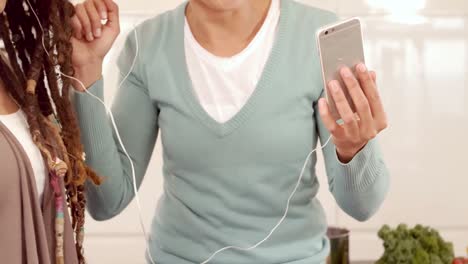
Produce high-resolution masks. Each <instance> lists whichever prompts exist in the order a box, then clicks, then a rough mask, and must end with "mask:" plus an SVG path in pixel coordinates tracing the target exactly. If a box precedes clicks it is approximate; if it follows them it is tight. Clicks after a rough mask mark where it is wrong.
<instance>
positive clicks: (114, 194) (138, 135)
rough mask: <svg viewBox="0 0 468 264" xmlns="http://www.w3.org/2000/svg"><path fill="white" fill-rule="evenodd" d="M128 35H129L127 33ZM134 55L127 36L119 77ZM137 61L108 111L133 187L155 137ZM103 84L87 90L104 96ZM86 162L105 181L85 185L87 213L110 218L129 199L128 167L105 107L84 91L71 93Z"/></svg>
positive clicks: (151, 107) (154, 116)
mask: <svg viewBox="0 0 468 264" xmlns="http://www.w3.org/2000/svg"><path fill="white" fill-rule="evenodd" d="M130 35H132V34H130ZM134 56H135V44H134V42H132V41H131V40H130V38H129V40H127V42H126V44H125V46H124V49H123V51H122V53H121V55H120V57H119V60H118V64H119V69H120V72H121V79H122V78H124V75H126V73H127V72H128V69H129V68H130V65H132V62H133V59H134ZM138 61H139V60H137V63H136V65H135V67H134V69H133V70H132V71H131V72H130V74H129V76H128V78H127V79H126V81H125V82H124V84H123V85H122V86H121V88H120V89H119V90H118V91H117V94H116V96H115V99H114V102H113V104H112V108H111V111H112V113H113V116H114V119H115V123H116V125H117V128H118V133H119V134H120V138H121V139H122V142H123V144H124V146H125V149H126V150H127V152H128V154H129V155H130V157H131V159H132V162H133V164H134V171H135V177H136V184H137V186H138V188H139V187H140V185H141V182H142V180H143V177H144V174H145V172H146V169H147V167H148V163H149V161H150V158H151V154H152V151H153V149H154V145H155V142H156V138H157V134H158V125H157V120H158V114H157V112H158V111H157V109H156V108H155V106H154V105H153V102H152V100H151V98H150V96H149V94H148V88H147V86H146V84H145V83H144V82H143V81H142V77H141V74H139V73H140V72H141V69H140V68H139V67H140V65H139V64H138ZM103 87H104V83H103V80H102V79H101V80H99V81H97V82H96V83H95V84H94V85H93V86H92V87H90V88H89V90H88V91H89V92H90V93H92V94H94V95H96V96H98V97H99V98H101V99H102V98H103ZM74 104H75V108H76V112H77V115H78V119H79V123H80V128H81V137H82V142H83V144H84V148H85V152H86V162H87V164H88V165H89V166H90V167H91V168H93V169H94V170H95V171H96V172H97V173H98V174H99V175H101V176H102V177H104V182H103V183H102V185H101V186H94V185H93V184H92V183H90V182H88V183H87V185H86V187H87V192H86V193H87V198H88V211H89V213H90V214H91V216H92V217H93V218H95V219H96V220H106V219H110V218H112V217H114V216H116V215H117V214H119V213H120V212H121V211H122V210H123V209H125V208H126V207H127V205H128V204H129V203H130V202H131V200H132V199H133V197H134V195H135V193H134V189H133V173H132V166H131V164H130V162H129V160H128V158H127V156H126V155H125V153H124V149H123V148H122V146H121V145H120V143H119V141H118V138H117V136H116V132H115V131H114V129H113V126H112V124H111V121H110V116H108V114H107V112H106V110H105V108H104V106H103V105H102V104H101V103H100V102H99V101H98V100H96V99H95V98H93V97H91V96H90V95H88V94H86V93H78V92H76V93H75V94H74Z"/></svg>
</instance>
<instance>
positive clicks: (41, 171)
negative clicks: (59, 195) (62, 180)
mask: <svg viewBox="0 0 468 264" xmlns="http://www.w3.org/2000/svg"><path fill="white" fill-rule="evenodd" d="M0 121H1V122H2V123H3V124H4V125H5V126H6V127H7V128H8V129H9V130H10V131H11V133H12V134H13V135H15V137H16V138H17V139H18V141H19V143H20V144H21V146H22V147H23V149H24V151H25V152H26V155H27V156H28V158H29V161H30V162H31V166H32V170H33V173H34V177H35V178H36V185H37V193H38V195H39V201H42V193H43V192H44V186H45V183H46V168H45V164H44V159H43V158H42V155H41V152H40V151H39V149H38V148H37V146H36V145H35V144H34V142H33V139H32V136H31V133H30V131H29V125H28V122H27V119H26V116H25V115H24V113H23V111H21V110H19V111H18V112H16V113H13V114H9V115H0Z"/></svg>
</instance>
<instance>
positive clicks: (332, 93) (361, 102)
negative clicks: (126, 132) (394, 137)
mask: <svg viewBox="0 0 468 264" xmlns="http://www.w3.org/2000/svg"><path fill="white" fill-rule="evenodd" d="M317 42H318V47H319V54H320V63H321V66H322V76H323V82H324V87H325V91H326V97H327V100H325V99H321V100H320V101H319V111H320V116H321V118H322V120H323V122H324V124H325V126H326V127H327V129H328V130H329V131H330V133H331V135H332V138H333V142H334V143H335V146H336V150H337V152H338V157H339V158H340V160H341V161H342V162H345V163H346V162H349V161H350V160H351V159H352V158H353V157H354V156H355V155H356V154H357V153H358V152H359V151H360V150H361V149H362V148H363V147H364V146H365V145H366V144H367V143H368V142H369V141H370V140H371V139H373V138H375V137H376V136H377V134H378V133H379V132H380V131H382V130H383V129H385V128H386V127H387V117H386V114H385V111H384V108H383V104H382V101H381V100H380V96H379V92H378V90H377V85H376V83H375V73H372V72H370V71H368V70H367V67H366V66H365V64H364V62H365V60H364V49H363V41H362V31H361V22H360V20H359V19H357V18H352V19H349V20H345V21H341V22H338V23H335V24H333V25H329V26H325V27H323V28H321V29H320V30H318V31H317ZM340 119H341V120H342V121H343V122H342V123H340V124H338V123H337V122H336V121H337V120H340Z"/></svg>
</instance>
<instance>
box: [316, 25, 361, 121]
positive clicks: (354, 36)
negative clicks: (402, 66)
mask: <svg viewBox="0 0 468 264" xmlns="http://www.w3.org/2000/svg"><path fill="white" fill-rule="evenodd" d="M316 37H317V46H318V50H319V56H320V63H321V66H322V79H323V84H324V87H325V91H326V96H327V101H328V105H329V106H330V111H331V114H332V115H333V117H334V118H335V120H339V119H341V117H340V114H339V113H338V111H337V109H336V106H335V102H334V101H333V99H332V98H331V96H330V95H329V92H328V83H329V82H330V81H332V80H337V81H338V82H340V84H341V87H342V89H343V92H344V94H345V95H346V98H347V100H348V103H349V105H350V106H351V109H352V110H353V111H354V112H356V109H355V107H354V103H353V100H352V99H351V96H350V95H349V93H348V90H347V89H346V86H345V85H344V83H343V80H342V79H341V75H340V73H339V70H340V69H341V68H342V67H344V66H347V67H349V68H350V69H351V70H352V71H353V72H354V74H356V72H355V66H356V64H358V63H365V60H364V45H363V38H362V26H361V21H360V19H359V18H351V19H347V20H344V21H339V22H337V23H334V24H331V25H327V26H324V27H322V28H320V29H319V30H317V36H316Z"/></svg>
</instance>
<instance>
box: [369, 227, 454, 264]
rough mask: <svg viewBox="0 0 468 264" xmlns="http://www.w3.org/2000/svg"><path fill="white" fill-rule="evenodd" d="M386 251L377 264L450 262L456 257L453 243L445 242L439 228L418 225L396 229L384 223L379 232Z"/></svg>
mask: <svg viewBox="0 0 468 264" xmlns="http://www.w3.org/2000/svg"><path fill="white" fill-rule="evenodd" d="M378 236H379V237H380V238H381V239H382V240H383V246H384V249H385V252H384V254H383V256H382V257H381V258H380V259H379V260H378V261H377V263H376V264H449V263H451V262H452V260H453V258H454V253H453V245H452V244H451V243H447V242H445V241H444V240H443V239H442V237H441V236H440V234H439V232H437V230H435V229H432V228H429V227H424V226H422V225H417V226H415V227H414V228H412V229H409V228H408V226H407V225H404V224H401V225H399V226H398V227H397V228H396V229H391V228H390V227H389V226H387V225H384V226H383V227H382V228H381V229H380V230H379V233H378Z"/></svg>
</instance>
